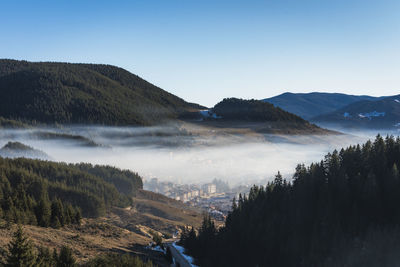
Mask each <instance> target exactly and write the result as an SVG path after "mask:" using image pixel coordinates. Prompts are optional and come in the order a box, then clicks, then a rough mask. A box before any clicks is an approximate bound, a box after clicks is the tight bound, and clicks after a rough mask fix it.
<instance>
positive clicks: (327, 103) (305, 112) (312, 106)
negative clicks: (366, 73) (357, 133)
mask: <svg viewBox="0 0 400 267" xmlns="http://www.w3.org/2000/svg"><path fill="white" fill-rule="evenodd" d="M378 99H380V98H378V97H372V96H366V95H362V96H356V95H346V94H339V93H283V94H281V95H278V96H274V97H271V98H266V99H263V101H265V102H269V103H271V104H274V105H275V106H277V107H280V108H282V109H284V110H286V111H288V112H291V113H294V114H296V115H298V116H300V117H302V118H304V119H306V120H309V119H311V118H313V117H316V116H319V115H321V114H326V113H329V112H333V111H335V110H338V109H340V108H343V107H345V106H347V105H349V104H352V103H355V102H358V101H362V100H371V101H373V100H378Z"/></svg>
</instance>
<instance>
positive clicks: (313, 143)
mask: <svg viewBox="0 0 400 267" xmlns="http://www.w3.org/2000/svg"><path fill="white" fill-rule="evenodd" d="M376 134H377V132H376V131H369V132H357V133H355V132H353V133H350V132H349V133H348V134H346V135H332V136H284V135H260V134H256V135H254V136H247V135H244V136H238V135H229V134H217V133H214V132H213V131H210V132H209V133H207V134H204V133H202V134H197V133H196V132H192V131H190V129H189V130H188V129H183V128H179V127H173V126H167V127H151V128H126V127H125V128H122V127H68V128H62V129H56V128H42V129H23V130H7V129H2V130H0V146H3V145H5V144H6V143H7V142H9V141H19V142H21V143H24V144H26V145H29V146H32V147H34V148H36V149H39V150H41V151H43V152H45V153H47V154H48V155H49V156H50V158H51V159H53V160H55V161H64V162H71V163H77V162H90V163H93V164H107V165H112V166H116V167H119V168H123V169H130V170H132V171H135V172H138V173H139V174H140V175H141V176H142V177H144V178H145V179H146V178H153V177H157V178H159V179H160V180H164V181H171V182H174V183H185V184H186V183H196V184H199V183H205V182H210V181H211V180H212V179H214V178H218V179H221V180H224V181H227V182H228V183H229V184H230V185H237V184H252V183H257V184H265V183H266V182H267V181H269V180H271V179H273V177H274V175H275V174H276V173H277V172H278V171H280V172H281V173H282V174H283V175H284V176H285V177H287V178H289V177H291V174H292V173H293V171H294V168H295V167H296V165H297V164H298V163H305V164H309V163H311V162H315V161H320V160H321V159H323V156H324V155H325V154H326V153H327V152H331V151H333V149H340V148H342V147H345V146H348V145H350V144H357V143H363V142H365V141H366V140H367V139H370V138H373V137H374V136H375V135H376ZM384 134H386V133H384Z"/></svg>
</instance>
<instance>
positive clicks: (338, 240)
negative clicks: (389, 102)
mask: <svg viewBox="0 0 400 267" xmlns="http://www.w3.org/2000/svg"><path fill="white" fill-rule="evenodd" d="M399 164H400V138H397V139H394V138H393V137H387V138H386V139H383V138H382V137H380V136H378V137H377V138H376V140H375V141H374V142H371V141H368V142H367V143H365V144H364V145H362V146H360V145H357V146H350V147H348V148H346V149H342V150H341V151H340V152H337V151H334V152H333V153H329V154H328V155H326V156H325V158H324V159H323V160H322V161H321V162H318V163H314V164H311V165H310V166H308V167H306V166H304V165H298V166H297V168H296V172H295V174H294V176H293V180H292V181H290V182H288V181H286V180H284V179H283V178H282V176H281V175H280V174H279V173H278V175H277V176H276V178H275V180H274V182H271V183H269V184H268V185H267V186H266V188H264V187H258V186H254V187H253V188H252V189H251V191H250V193H249V195H248V197H246V196H240V197H239V200H238V202H236V201H234V203H233V206H232V209H233V210H232V212H231V213H230V214H229V215H228V217H227V220H226V225H225V226H224V227H222V228H220V229H219V230H217V229H216V228H215V226H214V225H213V223H212V221H211V220H210V219H209V218H206V219H205V220H204V222H203V226H202V227H201V228H200V229H199V233H198V234H196V232H195V231H191V232H188V233H186V234H184V235H183V238H182V243H183V244H184V245H185V247H186V250H187V252H188V253H189V254H190V255H193V256H194V257H195V258H196V259H197V262H198V263H199V265H200V266H397V265H398V263H399V262H400V254H399V253H398V252H399V250H400V230H399V225H400V206H399V205H398V204H399V203H400V176H399V170H398V167H397V166H399Z"/></svg>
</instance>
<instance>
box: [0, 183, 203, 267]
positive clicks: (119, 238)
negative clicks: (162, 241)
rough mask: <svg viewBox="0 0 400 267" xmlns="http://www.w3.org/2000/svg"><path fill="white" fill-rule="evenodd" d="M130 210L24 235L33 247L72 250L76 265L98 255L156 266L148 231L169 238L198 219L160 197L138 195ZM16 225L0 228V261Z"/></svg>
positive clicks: (159, 259) (115, 210)
mask: <svg viewBox="0 0 400 267" xmlns="http://www.w3.org/2000/svg"><path fill="white" fill-rule="evenodd" d="M134 203H135V204H134V206H133V207H130V208H127V209H119V208H113V209H112V210H111V211H110V212H109V213H108V214H107V216H106V217H104V218H97V219H83V220H82V224H81V225H71V226H66V227H62V228H61V229H53V228H43V227H38V226H32V225H24V226H23V227H24V231H25V233H26V234H27V235H28V236H29V238H30V239H31V240H32V241H33V242H34V244H35V246H45V247H48V248H50V249H51V250H52V249H53V248H56V249H59V248H61V246H63V245H67V246H69V247H71V248H72V250H73V252H74V255H75V257H76V258H77V261H78V262H79V263H83V262H86V261H88V260H89V259H90V258H93V257H95V256H96V255H98V254H100V253H106V252H119V253H132V254H136V255H139V256H141V257H142V258H144V259H146V260H147V259H150V260H152V261H153V262H154V263H156V264H157V265H160V266H164V265H165V264H166V261H165V259H164V257H163V256H162V254H161V253H160V252H155V251H152V250H148V249H145V246H147V245H148V244H149V243H150V242H151V240H152V237H151V235H150V232H151V231H155V232H158V233H161V234H172V233H174V232H175V231H177V230H179V229H181V228H182V227H185V226H186V225H195V226H198V225H200V223H201V220H202V215H201V214H200V213H199V212H198V211H196V210H195V209H193V208H191V207H188V206H186V205H184V204H183V203H180V202H178V201H175V200H172V199H169V198H167V197H165V196H162V195H160V194H156V193H152V192H148V191H144V190H143V191H140V192H139V193H138V195H137V197H136V198H134ZM15 228H16V225H11V226H6V224H5V223H3V224H2V226H0V257H4V255H5V253H6V248H7V244H8V243H9V242H10V240H11V238H12V234H13V232H14V231H15Z"/></svg>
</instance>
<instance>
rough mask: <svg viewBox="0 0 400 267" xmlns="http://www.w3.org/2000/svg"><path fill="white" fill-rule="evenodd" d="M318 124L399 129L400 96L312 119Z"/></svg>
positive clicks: (343, 109)
mask: <svg viewBox="0 0 400 267" xmlns="http://www.w3.org/2000/svg"><path fill="white" fill-rule="evenodd" d="M311 120H312V121H315V122H318V123H332V124H340V125H341V126H345V127H357V128H360V127H361V128H388V129H390V128H399V127H400V95H397V96H390V97H385V98H383V99H380V100H376V101H368V100H364V101H358V102H355V103H352V104H350V105H347V106H345V107H343V108H340V109H338V110H336V111H334V112H330V113H328V114H323V115H320V116H316V117H315V118H312V119H311Z"/></svg>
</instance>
